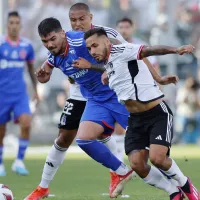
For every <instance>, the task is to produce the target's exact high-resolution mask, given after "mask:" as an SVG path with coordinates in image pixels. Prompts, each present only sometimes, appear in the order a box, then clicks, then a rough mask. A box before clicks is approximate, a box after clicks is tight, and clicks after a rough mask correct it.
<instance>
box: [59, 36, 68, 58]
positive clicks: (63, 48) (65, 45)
mask: <svg viewBox="0 0 200 200" xmlns="http://www.w3.org/2000/svg"><path fill="white" fill-rule="evenodd" d="M68 51H69V43H68V42H67V40H65V41H64V42H63V45H62V50H61V52H62V53H61V54H60V55H61V56H65V55H67V54H68Z"/></svg>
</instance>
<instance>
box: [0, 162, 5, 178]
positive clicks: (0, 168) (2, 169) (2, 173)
mask: <svg viewBox="0 0 200 200" xmlns="http://www.w3.org/2000/svg"><path fill="white" fill-rule="evenodd" d="M2 176H6V170H5V167H4V165H2V164H1V165H0V177H2Z"/></svg>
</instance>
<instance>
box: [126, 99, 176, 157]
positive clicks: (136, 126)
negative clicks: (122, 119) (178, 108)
mask: <svg viewBox="0 0 200 200" xmlns="http://www.w3.org/2000/svg"><path fill="white" fill-rule="evenodd" d="M172 138H173V113H172V111H171V110H170V108H169V107H168V106H167V104H166V103H165V102H161V103H160V104H159V105H157V106H155V107H154V108H152V109H150V110H148V111H145V112H142V113H131V114H130V117H129V119H128V127H127V130H126V136H125V151H126V155H128V154H129V153H130V152H132V151H134V150H140V149H149V146H150V144H159V145H163V146H166V147H168V148H169V150H170V147H171V141H172ZM169 153H170V151H168V155H169Z"/></svg>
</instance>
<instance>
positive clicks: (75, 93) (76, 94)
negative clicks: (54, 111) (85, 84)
mask: <svg viewBox="0 0 200 200" xmlns="http://www.w3.org/2000/svg"><path fill="white" fill-rule="evenodd" d="M92 27H93V28H103V29H104V30H105V31H106V33H107V35H108V37H109V38H113V39H117V40H119V41H120V42H121V43H122V44H123V43H127V42H126V40H125V39H124V38H123V37H122V36H121V34H120V33H118V32H117V31H116V30H114V29H112V28H109V27H105V26H101V25H92ZM70 40H71V41H72V42H75V43H76V44H77V45H80V46H81V45H82V41H80V42H77V40H76V39H75V41H73V39H71V38H70ZM70 99H75V100H79V101H86V99H85V98H84V97H83V96H82V94H81V91H80V85H78V84H77V83H75V84H71V86H70Z"/></svg>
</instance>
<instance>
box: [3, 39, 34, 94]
mask: <svg viewBox="0 0 200 200" xmlns="http://www.w3.org/2000/svg"><path fill="white" fill-rule="evenodd" d="M33 60H34V50H33V47H32V45H31V44H30V42H29V41H28V40H26V39H24V38H20V39H19V41H18V42H12V41H10V40H9V39H8V38H6V37H2V38H1V40H0V93H1V94H6V95H7V94H19V92H24V91H25V90H26V85H25V82H24V67H25V63H27V62H33Z"/></svg>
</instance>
